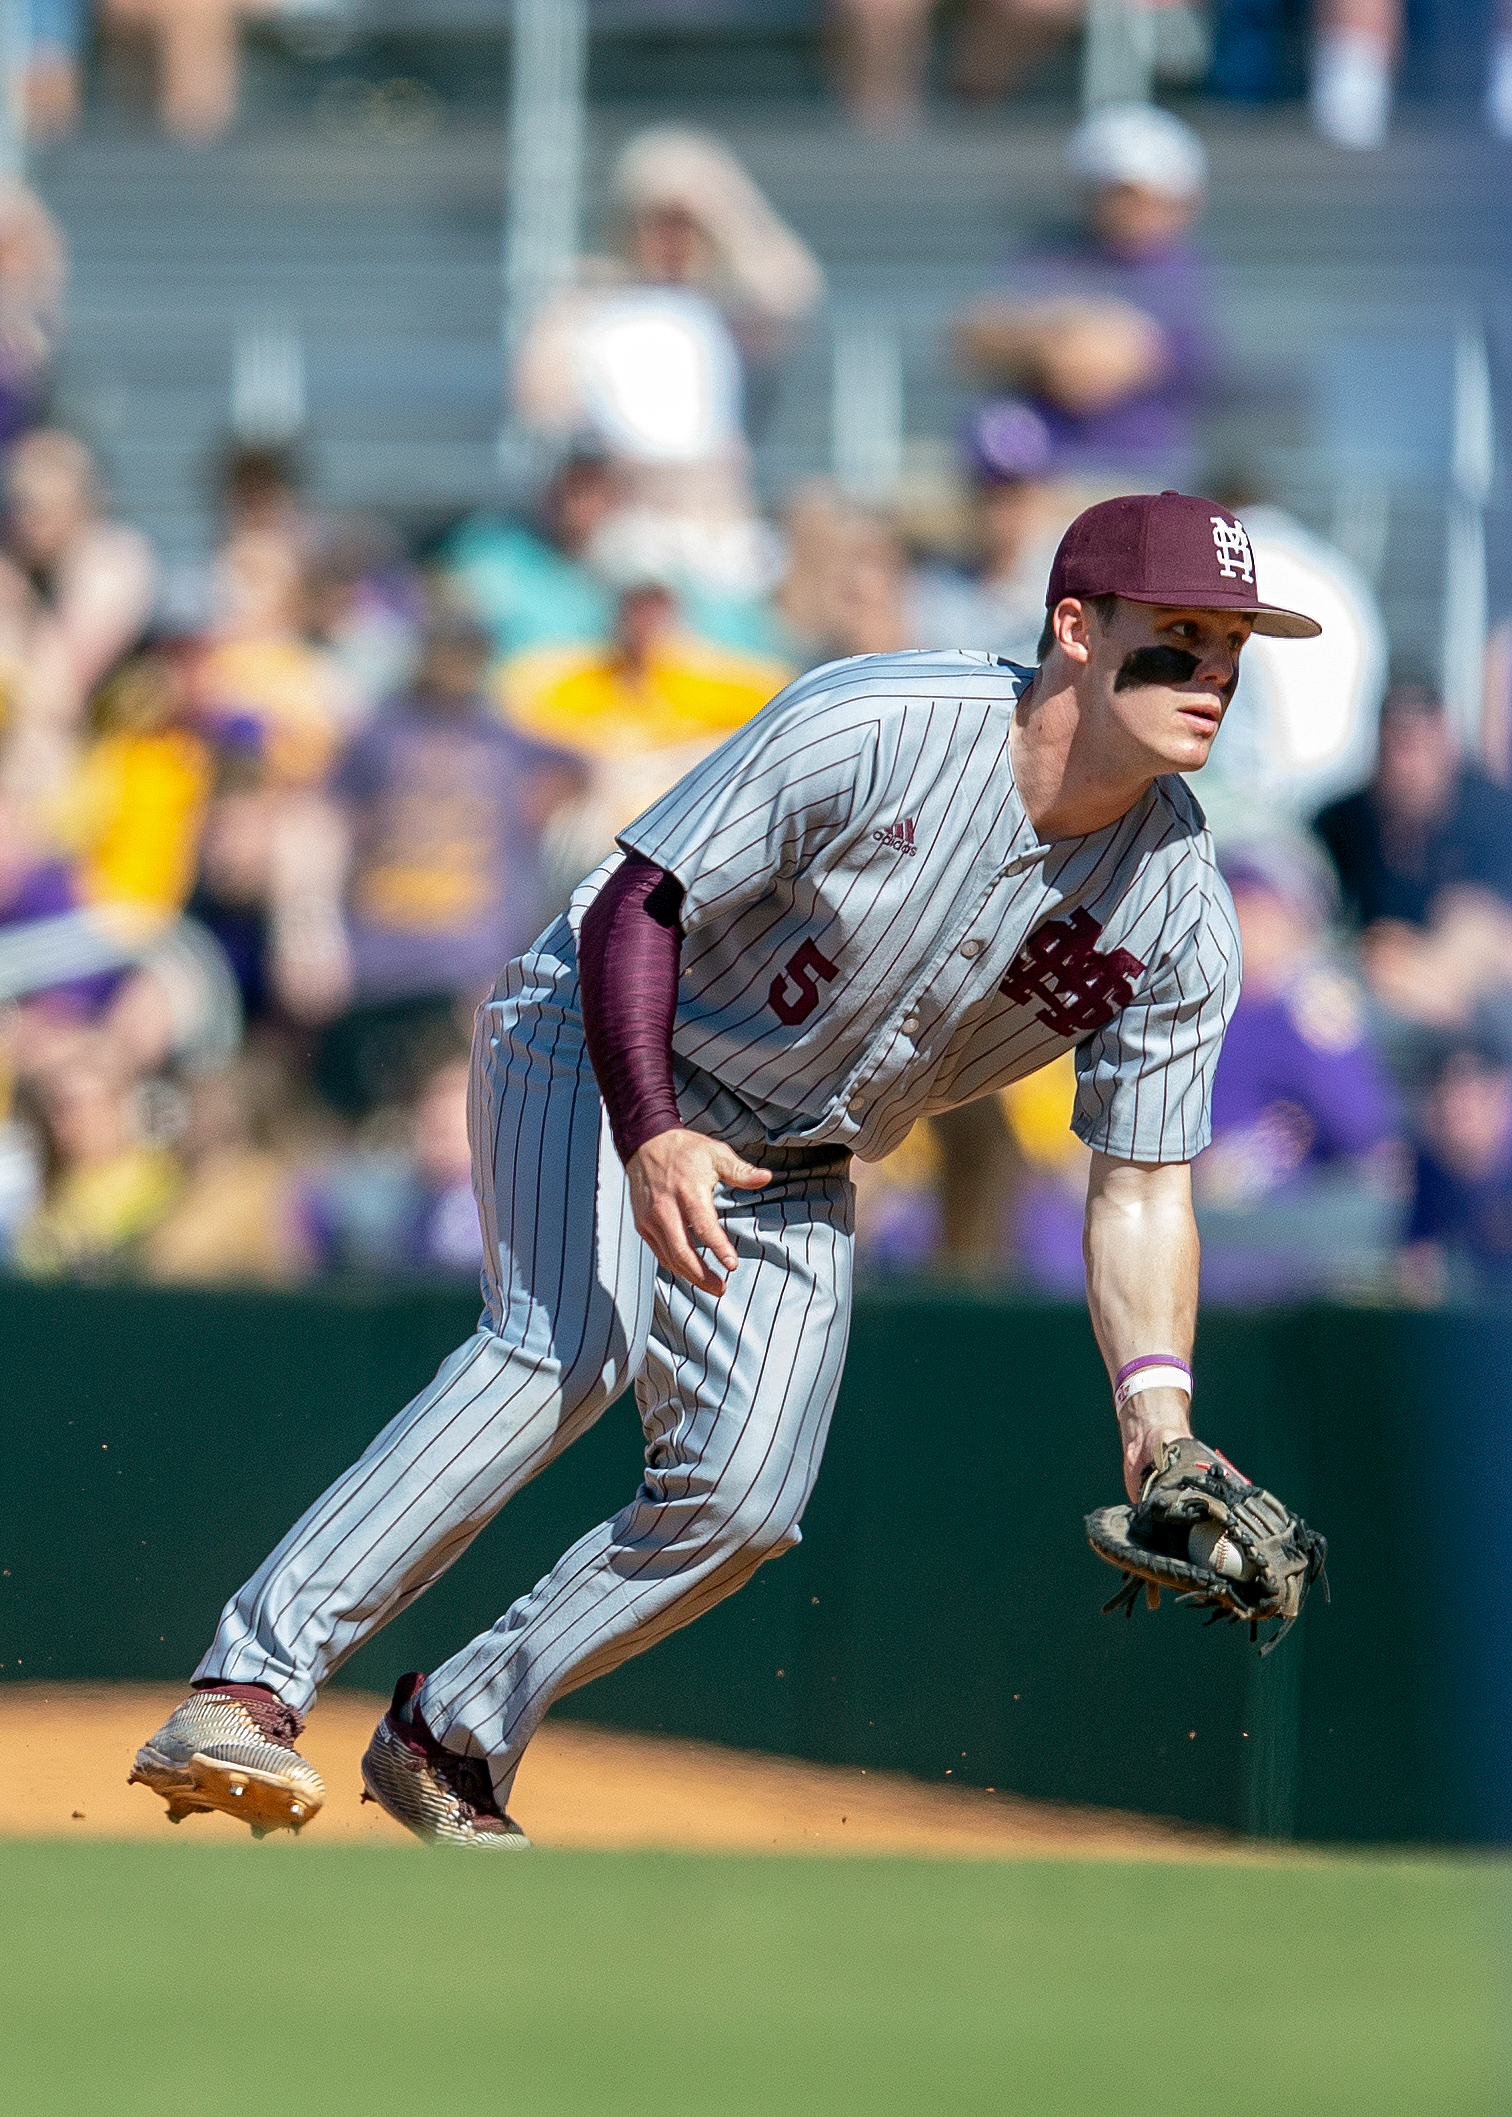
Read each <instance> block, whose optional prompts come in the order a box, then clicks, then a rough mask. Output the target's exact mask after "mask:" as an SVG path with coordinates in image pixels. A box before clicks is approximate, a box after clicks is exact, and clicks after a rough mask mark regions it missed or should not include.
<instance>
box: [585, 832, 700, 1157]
mask: <svg viewBox="0 0 1512 2117" xmlns="http://www.w3.org/2000/svg"><path fill="white" fill-rule="evenodd" d="M682 899H683V889H682V884H681V883H680V882H679V881H678V879H677V877H676V876H675V875H669V874H668V873H667V871H666V869H665V868H662V867H657V866H655V865H654V864H653V863H652V862H651V861H649V860H647V859H644V858H643V857H642V856H641V854H639V853H627V854H626V855H625V862H624V865H623V866H622V867H619V868H616V869H615V871H614V873H613V874H612V875H611V876H610V877H609V880H608V881H607V882H606V883H605V884H604V886H603V888H602V889H601V890H600V891H599V893H598V895H597V896H596V897H595V898H594V900H593V902H592V903H591V904H590V905H589V907H588V909H587V911H586V912H585V913H584V915H583V925H582V931H581V933H580V934H579V936H578V950H577V957H578V983H579V987H580V990H581V993H582V1003H583V1032H584V1035H585V1036H586V1038H587V1042H588V1056H589V1057H590V1058H591V1059H592V1061H593V1070H594V1073H595V1075H596V1076H597V1078H598V1084H599V1093H600V1094H601V1095H602V1096H603V1098H604V1108H605V1109H606V1110H607V1111H608V1113H609V1129H610V1131H611V1132H612V1133H613V1134H614V1144H615V1146H616V1147H617V1148H618V1149H619V1158H620V1160H621V1161H622V1162H625V1163H626V1164H628V1163H629V1160H630V1157H631V1156H632V1155H633V1154H634V1153H635V1152H636V1150H637V1148H639V1147H643V1146H644V1145H645V1143H646V1141H647V1140H648V1139H655V1137H656V1135H657V1134H658V1132H670V1131H673V1130H674V1129H675V1128H676V1127H677V1126H679V1125H680V1124H681V1123H682V1117H681V1115H680V1114H679V1111H678V1108H677V1096H676V1094H675V1093H674V1091H673V1087H672V1023H673V1020H674V1018H675V1016H676V1013H677V973H678V967H679V958H680V957H681V954H682V928H681V927H680V926H679V925H678V923H677V915H678V912H679V911H680V910H681V908H682Z"/></svg>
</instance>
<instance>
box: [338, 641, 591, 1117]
mask: <svg viewBox="0 0 1512 2117" xmlns="http://www.w3.org/2000/svg"><path fill="white" fill-rule="evenodd" d="M491 653H492V642H491V640H490V639H489V636H488V634H487V633H486V632H485V631H484V630H483V628H482V627H481V626H480V625H479V624H478V623H477V622H476V621H475V620H474V619H472V618H470V617H464V616H460V615H457V614H455V613H443V614H440V615H438V616H436V617H434V618H433V619H432V621H431V623H430V625H429V626H428V628H427V631H426V635H425V643H424V649H423V655H422V660H421V666H420V670H419V673H418V675H417V677H416V679H415V684H414V688H413V689H412V690H411V691H410V692H409V693H408V694H407V695H406V696H404V697H401V698H400V699H398V700H397V701H396V702H395V703H394V704H393V705H391V706H389V707H388V708H387V710H386V711H384V712H383V713H381V714H380V715H379V716H378V718H377V719H376V720H374V721H372V722H371V723H370V724H369V725H368V727H366V728H365V729H364V730H363V731H362V733H361V734H360V735H359V736H358V737H357V738H356V740H355V741H354V742H353V743H352V745H351V747H350V748H349V750H348V751H347V753H346V756H345V757H344V759H343V760H342V762H341V764H340V766H339V768H338V770H337V772H336V775H335V779H334V782H333V788H332V791H333V793H334V795H335V798H336V801H337V803H338V804H339V806H340V807H341V809H342V811H343V812H344V815H345V819H346V824H347V831H348V837H349V848H350V850H349V858H348V860H347V863H346V879H345V889H344V899H345V901H344V914H345V930H346V943H347V957H348V960H347V964H346V966H345V970H344V978H345V982H346V983H347V985H348V988H349V992H350V1005H349V1007H348V1009H347V1011H346V1012H345V1014H344V1015H343V1016H342V1018H341V1019H340V1020H338V1021H335V1022H333V1024H332V1026H331V1028H330V1029H329V1030H328V1031H327V1032H326V1036H325V1041H324V1047H323V1052H322V1058H321V1064H320V1078H321V1086H322V1088H323V1090H324V1092H325V1093H326V1095H327V1097H328V1098H329V1099H330V1100H331V1101H332V1102H333V1103H334V1104H335V1105H336V1107H337V1108H338V1109H340V1110H343V1111H345V1112H347V1113H348V1114H351V1115H355V1116H360V1115H362V1114H364V1113H365V1112H366V1111H368V1110H370V1109H372V1108H374V1107H376V1106H377V1105H379V1104H382V1103H398V1102H405V1101H408V1100H409V1099H410V1097H411V1096H412V1095H413V1093H414V1091H415V1088H416V1085H417V1082H416V1077H415V1053H416V1051H417V1050H418V1049H419V1048H420V1047H421V1046H422V1045H423V1044H425V1043H426V1042H427V1041H428V1039H429V1037H430V1036H431V1034H432V1033H433V1032H434V1031H435V1029H436V1028H437V1027H438V1026H440V1025H442V1024H444V1023H445V1022H446V1021H447V1020H448V1019H450V1018H455V1019H457V1020H458V1021H459V1022H463V1021H465V1023H466V1024H467V1025H468V1026H470V1024H471V1020H472V1013H473V1009H474V1007H475V1006H476V1004H477V1002H478V1000H479V999H481V998H482V996H483V995H484V993H486V992H487V990H488V988H489V986H490V985H491V984H492V983H493V980H494V978H495V977H496V976H497V974H498V972H499V970H500V968H501V967H502V966H503V964H504V963H506V962H507V961H508V960H509V958H510V957H511V956H512V955H514V954H516V953H517V952H518V951H519V950H520V949H521V948H523V947H524V946H525V945H526V943H527V942H528V941H529V940H530V939H531V936H532V935H533V934H534V932H535V930H536V927H537V925H538V924H539V917H538V913H539V910H540V906H539V903H538V895H539V888H540V877H539V868H538V853H539V845H540V835H541V829H542V826H543V824H544V823H545V821H546V819H547V817H548V815H549V814H550V812H551V810H552V808H553V807H554V806H555V805H556V803H557V802H558V801H560V800H561V799H562V798H563V797H564V795H565V794H567V793H568V792H572V791H575V790H576V789H577V787H578V784H579V781H580V776H581V775H580V769H579V767H578V765H577V764H576V762H575V760H573V759H571V758H568V757H566V756H564V755H563V754H562V753H560V752H558V751H555V750H551V749H548V748H546V747H544V746H543V745H542V744H540V743H536V742H532V741H530V740H528V739H527V738H526V737H524V736H522V735H520V734H518V733H516V731H515V730H513V729H511V728H508V727H505V726H504V725H503V723H502V722H501V721H500V719H499V718H498V716H497V714H496V713H495V712H494V711H493V709H492V708H491V707H490V705H489V704H488V703H487V701H486V700H485V698H484V697H483V694H482V683H483V676H484V672H485V670H486V669H487V666H488V662H489V659H490V656H491Z"/></svg>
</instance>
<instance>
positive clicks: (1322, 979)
mask: <svg viewBox="0 0 1512 2117" xmlns="http://www.w3.org/2000/svg"><path fill="white" fill-rule="evenodd" d="M1224 873H1225V876H1226V878H1227V880H1228V884H1229V887H1230V889H1231V890H1232V892H1233V897H1234V908H1235V910H1236V912H1237V913H1238V919H1239V932H1240V939H1241V943H1242V946H1243V949H1244V986H1243V991H1242V992H1241V995H1240V999H1239V1005H1238V1008H1237V1010H1236V1012H1235V1015H1234V1019H1233V1021H1232V1023H1231V1024H1230V1027H1229V1032H1228V1035H1227V1037H1226V1039H1225V1041H1224V1047H1223V1054H1222V1056H1221V1058H1220V1059H1219V1062H1218V1070H1217V1073H1216V1074H1215V1076H1214V1080H1213V1143H1212V1145H1211V1146H1210V1147H1209V1148H1208V1149H1207V1151H1206V1153H1204V1154H1203V1155H1201V1156H1200V1157H1199V1158H1198V1161H1197V1163H1196V1165H1195V1168H1194V1170H1193V1180H1194V1187H1195V1191H1196V1195H1197V1197H1198V1200H1199V1221H1200V1224H1201V1226H1202V1234H1203V1269H1204V1274H1205V1283H1206V1284H1207V1285H1209V1286H1210V1288H1211V1290H1212V1292H1213V1293H1214V1295H1215V1296H1216V1297H1217V1298H1219V1299H1231V1300H1246V1301H1269V1300H1281V1299H1288V1298H1293V1297H1297V1296H1300V1295H1302V1294H1307V1293H1311V1294H1322V1293H1326V1292H1328V1291H1330V1290H1333V1291H1346V1290H1356V1291H1357V1290H1359V1289H1360V1288H1361V1287H1362V1286H1363V1285H1365V1284H1374V1283H1375V1281H1376V1280H1377V1279H1378V1278H1379V1277H1380V1275H1381V1274H1382V1273H1383V1272H1384V1271H1385V1270H1386V1268H1387V1267H1386V1253H1387V1248H1388V1243H1389V1223H1390V1217H1391V1209H1392V1208H1391V1201H1392V1196H1393V1188H1394V1184H1395V1181H1396V1172H1397V1161H1398V1156H1397V1152H1396V1149H1395V1146H1394V1141H1395V1138H1396V1133H1397V1123H1396V1112H1395V1108H1394V1103H1393V1098H1392V1094H1391V1090H1390V1087H1389V1084H1388V1081H1387V1078H1386V1074H1385V1072H1384V1070H1383V1068H1382V1065H1381V1062H1380V1060H1379V1058H1378V1057H1377V1055H1376V1052H1375V1049H1374V1047H1373V1044H1372V1042H1371V1038H1370V1034H1369V1027H1368V1017H1367V1013H1366V1006H1365V998H1364V995H1363V993H1362V992H1361V991H1360V989H1359V987H1358V986H1357V985H1356V984H1355V983H1354V981H1353V979H1352V978H1351V977H1350V976H1349V975H1348V973H1347V972H1346V971H1345V970H1344V969H1343V967H1342V966H1341V965H1340V964H1339V963H1337V962H1336V961H1335V960H1334V959H1333V958H1332V957H1331V956H1330V954H1329V953H1328V951H1327V948H1326V945H1325V935H1326V927H1327V921H1328V915H1329V912H1330V910H1331V908H1332V906H1331V897H1330V890H1329V877H1328V875H1327V873H1326V870H1325V868H1324V865H1323V863H1322V862H1321V860H1319V859H1317V858H1316V856H1314V855H1313V854H1312V851H1311V848H1310V847H1308V846H1306V845H1293V844H1291V843H1289V842H1284V841H1283V842H1269V843H1266V844H1262V845H1258V846H1255V847H1252V848H1247V849H1245V850H1244V851H1242V852H1236V853H1235V854H1233V855H1232V856H1231V857H1230V858H1228V859H1226V860H1225V862H1224Z"/></svg>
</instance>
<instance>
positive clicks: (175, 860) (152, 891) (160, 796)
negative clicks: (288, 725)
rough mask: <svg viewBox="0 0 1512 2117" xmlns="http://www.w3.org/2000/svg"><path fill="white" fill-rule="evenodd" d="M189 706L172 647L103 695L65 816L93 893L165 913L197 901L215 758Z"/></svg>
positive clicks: (145, 659)
mask: <svg viewBox="0 0 1512 2117" xmlns="http://www.w3.org/2000/svg"><path fill="white" fill-rule="evenodd" d="M187 711H188V696H187V686H186V680H185V670H184V667H183V663H182V660H181V658H178V657H175V656H174V655H173V654H172V653H171V651H169V650H166V649H156V650H153V651H150V652H148V653H145V654H142V655H139V656H138V657H137V659H136V660H135V661H132V662H129V663H128V664H127V666H126V667H125V668H124V669H123V670H122V671H121V672H120V674H119V675H118V676H116V677H115V678H114V679H113V680H112V681H111V682H110V683H109V684H107V685H106V687H105V689H104V690H103V691H102V692H101V693H100V695H99V697H98V698H97V699H96V700H95V703H94V707H93V709H92V720H93V724H94V740H93V741H92V742H91V743H90V745H89V747H88V748H87V749H86V751H85V753H84V756H83V759H82V760H81V763H80V767H79V771H78V775H77V779H76V783H75V787H74V790H73V796H72V799H71V801H70V802H69V805H68V808H69V813H68V818H67V823H66V825H65V829H66V832H67V835H68V836H69V838H70V839H71V840H72V842H73V845H74V847H75V850H76V852H77V856H78V868H77V879H78V883H79V886H80V891H81V894H82V895H83V896H84V898H85V899H86V900H87V901H88V902H90V903H93V904H133V905H140V906H141V907H142V908H143V909H145V910H151V911H161V912H164V913H173V912H179V911H182V910H183V908H184V906H185V904H187V903H188V901H189V895H190V892H191V890H192V889H193V887H194V874H195V864H196V860H197V858H198V853H199V842H200V833H201V831H202V829H203V827H204V821H205V811H206V808H207V806H208V804H209V799H210V786H211V776H212V766H211V757H210V752H209V749H208V747H207V746H206V744H205V743H204V742H203V741H202V740H201V739H200V737H199V736H198V735H197V734H195V733H194V732H193V731H192V729H191V728H190V727H188V726H187V725H186V719H187Z"/></svg>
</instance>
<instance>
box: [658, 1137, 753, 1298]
mask: <svg viewBox="0 0 1512 2117" xmlns="http://www.w3.org/2000/svg"><path fill="white" fill-rule="evenodd" d="M625 1174H626V1175H627V1176H628V1177H629V1179H630V1208H631V1211H632V1212H633V1213H634V1215H635V1226H636V1231H637V1233H638V1234H639V1236H640V1238H641V1240H642V1241H643V1242H644V1243H645V1245H646V1247H647V1248H648V1249H649V1250H650V1251H651V1253H652V1255H653V1256H654V1257H655V1258H656V1261H657V1263H658V1264H660V1265H662V1266H663V1267H664V1268H665V1269H666V1270H667V1271H669V1272H671V1273H672V1275H673V1277H674V1278H676V1279H686V1280H687V1282H688V1284H689V1285H690V1286H695V1287H697V1288H698V1289H699V1290H700V1292H702V1293H705V1294H722V1293H723V1292H724V1290H725V1282H724V1280H723V1279H722V1278H721V1277H720V1275H719V1273H718V1272H717V1271H715V1269H714V1264H712V1263H710V1262H709V1258H712V1259H714V1260H715V1262H717V1263H718V1264H720V1265H722V1266H723V1268H724V1270H725V1271H726V1272H733V1271H734V1269H735V1265H736V1262H737V1259H736V1255H735V1248H734V1245H733V1244H732V1243H731V1241H730V1238H729V1237H728V1235H726V1233H725V1231H724V1229H723V1228H722V1227H721V1226H720V1224H719V1215H718V1213H717V1212H716V1211H715V1209H714V1192H715V1188H716V1186H717V1185H719V1184H722V1183H723V1184H729V1185H730V1186H731V1188H732V1189H734V1190H737V1191H755V1190H759V1189H760V1188H761V1186H762V1185H763V1184H765V1183H770V1182H771V1180H772V1172H771V1170H770V1169H758V1168H754V1167H753V1166H752V1164H751V1163H750V1162H748V1161H742V1160H741V1158H740V1156H739V1155H738V1154H737V1153H736V1152H735V1150H734V1148H733V1147H727V1146H726V1145H725V1144H724V1142H723V1140H719V1139H706V1138H705V1137H704V1135H703V1134H702V1133H701V1132H685V1131H681V1130H674V1131H671V1132H658V1133H657V1135H656V1137H655V1138H654V1139H648V1140H647V1141H646V1143H645V1145H644V1146H643V1147H639V1148H637V1149H636V1151H635V1153H634V1154H632V1155H631V1157H630V1162H629V1166H628V1168H627V1169H626V1171H625ZM700 1250H704V1251H706V1252H707V1253H708V1255H707V1257H701V1256H700V1255H699V1254H698V1253H699V1251H700Z"/></svg>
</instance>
